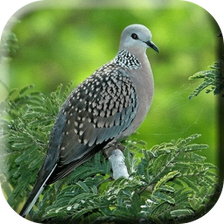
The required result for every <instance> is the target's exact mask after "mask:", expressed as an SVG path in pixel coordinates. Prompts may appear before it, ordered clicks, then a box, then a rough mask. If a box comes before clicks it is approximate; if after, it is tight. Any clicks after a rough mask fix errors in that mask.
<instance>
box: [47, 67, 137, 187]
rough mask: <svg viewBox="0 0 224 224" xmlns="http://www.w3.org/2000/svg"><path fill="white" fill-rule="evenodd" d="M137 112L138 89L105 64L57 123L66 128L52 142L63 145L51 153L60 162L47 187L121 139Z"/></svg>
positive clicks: (74, 95) (76, 94)
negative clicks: (107, 145)
mask: <svg viewBox="0 0 224 224" xmlns="http://www.w3.org/2000/svg"><path fill="white" fill-rule="evenodd" d="M137 109H138V100H137V95H136V89H135V86H134V85H133V83H132V81H131V79H130V77H129V76H128V74H127V73H126V72H125V70H123V69H121V68H120V67H117V65H115V64H113V63H109V64H106V65H105V66H103V67H101V68H100V69H99V70H97V71H96V72H95V73H94V74H93V75H92V76H90V77H89V78H87V79H86V80H85V81H84V82H83V83H81V84H80V85H79V86H78V87H77V88H76V89H75V90H74V91H73V92H72V93H71V94H70V96H69V97H68V99H67V100H66V102H65V103H64V104H63V106H62V109H61V111H60V113H59V117H58V119H57V121H56V124H55V127H57V125H58V123H59V124H60V122H61V119H62V120H65V124H64V127H63V129H62V132H61V133H60V132H59V131H58V132H59V133H58V134H53V136H54V137H52V139H51V142H57V144H58V143H59V142H58V141H59V140H58V139H60V143H59V144H58V146H57V148H58V149H49V153H48V154H51V152H52V153H54V154H55V150H58V161H57V167H56V169H55V171H54V172H53V174H52V175H51V177H50V179H49V181H48V183H53V182H55V181H56V180H58V179H61V178H63V177H64V176H66V175H68V174H69V173H70V172H71V171H72V170H73V169H74V168H75V167H76V166H78V165H80V164H81V163H83V162H84V161H86V160H87V159H88V158H89V157H91V156H93V155H94V154H95V153H96V152H97V151H99V150H100V149H102V148H103V147H104V146H105V145H106V144H107V143H108V142H109V141H111V140H112V139H114V138H116V137H117V136H119V134H121V133H122V132H123V131H124V130H125V129H127V128H128V127H129V126H130V124H131V123H132V121H133V119H134V118H135V115H136V113H137ZM55 129H56V130H57V128H55ZM52 144H53V143H52ZM52 144H51V145H52ZM53 145H54V147H55V144H53ZM53 145H52V146H53ZM52 146H51V147H52ZM56 154H57V153H56ZM48 156H50V155H48ZM46 165H47V164H46Z"/></svg>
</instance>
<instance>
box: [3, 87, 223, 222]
mask: <svg viewBox="0 0 224 224" xmlns="http://www.w3.org/2000/svg"><path fill="white" fill-rule="evenodd" d="M71 89H72V85H69V86H67V87H66V88H65V89H64V90H63V88H62V86H59V87H58V88H57V90H56V91H55V92H52V93H51V95H50V96H46V95H44V94H43V93H39V92H34V91H33V86H28V87H26V88H24V89H22V90H20V91H17V90H13V91H11V92H10V93H9V96H8V97H7V99H6V100H5V101H4V102H2V104H1V105H0V106H1V114H0V116H1V119H0V124H1V128H0V148H1V157H0V162H1V166H0V167H1V170H0V180H1V182H2V188H3V191H4V193H5V195H6V197H7V200H8V202H9V204H10V205H11V206H12V208H13V209H14V210H16V211H19V210H20V207H21V205H22V203H24V200H25V198H26V197H27V195H28V194H29V192H30V190H31V189H32V186H33V184H34V182H35V179H36V174H37V172H38V170H39V168H40V167H41V164H42V162H43V159H44V155H45V154H46V149H47V143H48V139H49V134H50V130H51V128H52V125H53V123H54V120H55V118H56V115H57V113H58V110H59V108H60V106H61V104H62V103H63V102H64V100H65V98H66V97H67V95H68V94H69V92H70V91H71ZM199 137H200V135H198V134H195V135H191V136H189V137H187V138H182V139H179V140H177V141H174V140H172V141H171V142H168V143H161V144H158V145H156V146H154V147H152V148H151V149H148V148H147V145H146V143H144V142H142V141H138V140H130V139H127V140H125V141H124V142H123V145H124V146H125V147H126V150H125V158H126V161H125V162H126V165H127V168H128V171H129V174H130V178H129V179H123V178H120V179H117V180H116V181H114V180H113V179H112V178H111V177H112V172H111V166H110V163H109V162H108V161H107V159H106V158H105V157H104V156H103V155H102V154H101V153H98V154H96V155H95V157H93V158H92V159H91V160H89V161H88V162H86V163H84V164H83V165H82V166H79V167H77V168H76V169H75V171H74V172H72V174H70V175H69V176H67V177H66V178H64V179H62V180H60V181H58V182H56V183H55V184H53V185H50V186H48V187H47V188H46V190H45V191H44V192H43V194H42V195H41V196H40V198H39V200H38V202H37V203H36V205H35V206H34V209H33V210H32V212H31V213H30V219H31V220H33V221H36V222H40V223H52V224H53V223H54V224H55V223H64V222H66V223H68V224H69V223H110V222H114V223H124V222H127V220H128V223H158V224H160V223H180V222H186V221H190V220H193V219H195V218H196V217H200V216H202V215H203V214H204V213H206V212H207V211H209V209H211V207H212V206H213V205H214V204H215V202H216V199H217V197H218V193H219V191H220V188H219V185H218V176H217V172H218V171H217V167H215V166H214V165H212V164H211V163H207V162H206V158H205V157H203V156H200V155H199V154H198V153H197V152H199V151H201V150H206V149H207V148H208V146H207V145H205V144H198V143H194V142H195V141H196V139H197V138H199Z"/></svg>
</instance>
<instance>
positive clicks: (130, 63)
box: [114, 49, 142, 70]
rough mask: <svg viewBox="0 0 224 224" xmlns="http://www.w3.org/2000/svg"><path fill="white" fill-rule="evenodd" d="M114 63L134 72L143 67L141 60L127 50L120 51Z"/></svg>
mask: <svg viewBox="0 0 224 224" xmlns="http://www.w3.org/2000/svg"><path fill="white" fill-rule="evenodd" d="M114 63H115V64H117V65H119V66H121V67H124V68H129V69H134V70H135V69H138V68H141V67H142V65H141V62H140V61H139V59H138V58H137V57H135V56H134V55H133V54H131V53H130V52H129V51H128V50H125V49H121V50H119V52H118V53H117V55H116V57H115V58H114Z"/></svg>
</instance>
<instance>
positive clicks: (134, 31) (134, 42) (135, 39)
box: [120, 24, 159, 52]
mask: <svg viewBox="0 0 224 224" xmlns="http://www.w3.org/2000/svg"><path fill="white" fill-rule="evenodd" d="M149 47H150V48H152V49H153V50H155V51H156V52H159V49H158V47H157V46H156V45H155V44H154V43H153V42H152V33H151V31H150V30H149V29H148V28H147V27H145V26H143V25H140V24H132V25H129V26H127V27H126V28H125V29H124V30H123V32H122V34H121V41H120V50H121V49H126V50H129V51H130V49H131V51H133V50H134V51H146V49H147V48H149Z"/></svg>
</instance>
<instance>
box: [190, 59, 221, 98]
mask: <svg viewBox="0 0 224 224" xmlns="http://www.w3.org/2000/svg"><path fill="white" fill-rule="evenodd" d="M196 79H203V82H202V83H201V84H200V85H199V86H198V87H197V88H196V89H195V90H194V91H193V92H192V93H191V95H190V96H189V99H192V98H193V97H195V96H197V95H198V94H199V93H200V92H201V91H202V90H204V89H206V93H210V92H213V94H214V95H221V96H224V94H223V92H224V61H223V60H218V61H216V62H215V63H214V65H212V66H210V70H206V71H200V72H197V73H196V74H194V75H192V76H190V77H189V80H196Z"/></svg>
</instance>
